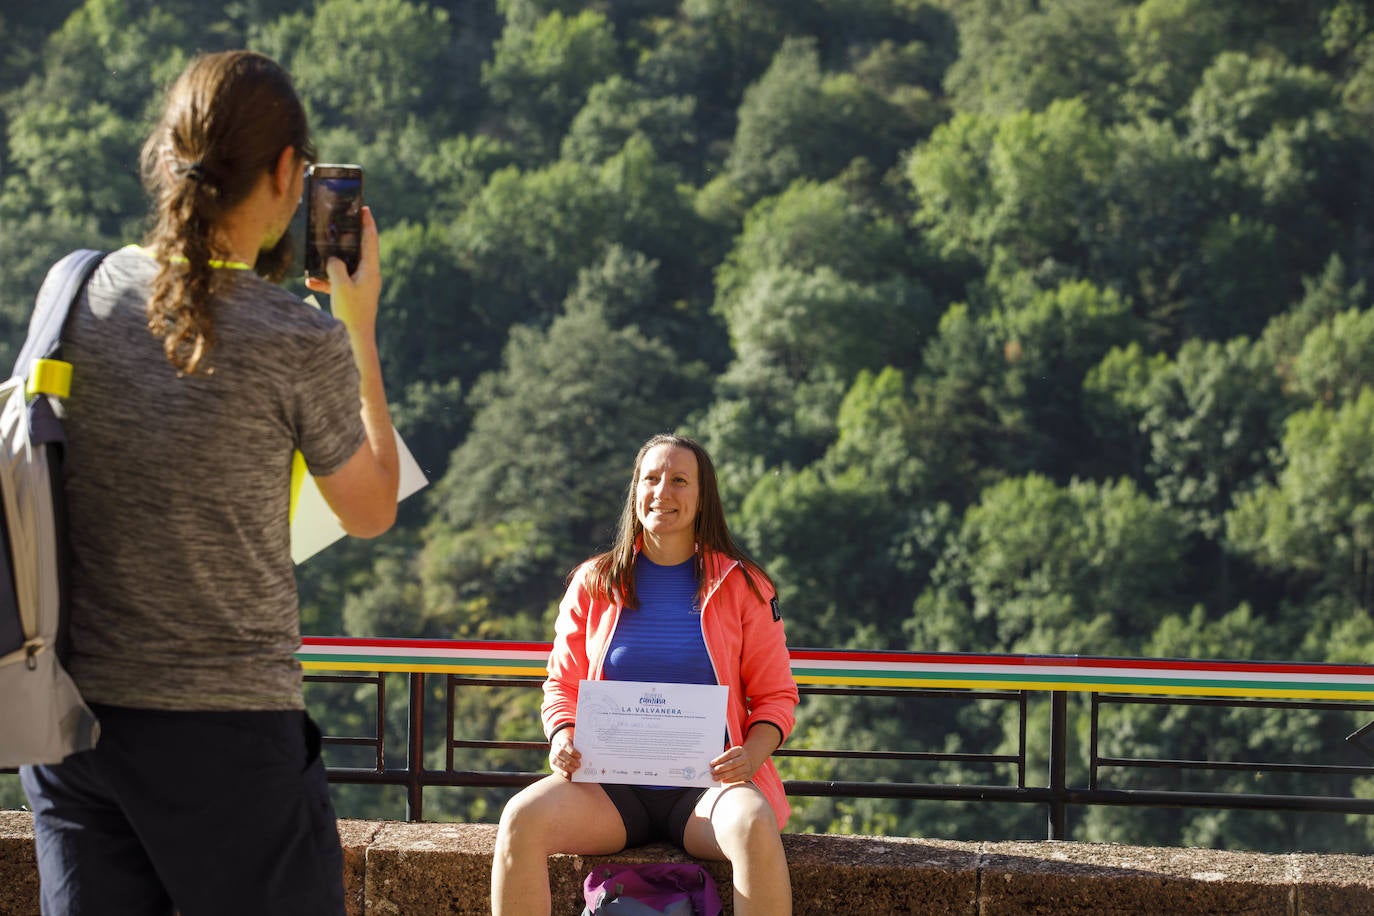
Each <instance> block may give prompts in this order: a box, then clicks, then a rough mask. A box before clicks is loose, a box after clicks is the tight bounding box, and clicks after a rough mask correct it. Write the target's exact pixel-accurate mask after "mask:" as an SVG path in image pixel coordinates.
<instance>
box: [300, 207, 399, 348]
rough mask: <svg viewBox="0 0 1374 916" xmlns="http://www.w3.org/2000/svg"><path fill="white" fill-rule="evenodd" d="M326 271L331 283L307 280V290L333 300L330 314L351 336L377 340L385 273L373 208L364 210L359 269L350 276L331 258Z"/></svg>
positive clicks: (318, 279)
mask: <svg viewBox="0 0 1374 916" xmlns="http://www.w3.org/2000/svg"><path fill="white" fill-rule="evenodd" d="M325 268H326V270H327V272H328V275H329V279H327V280H325V279H320V278H319V277H306V278H305V285H306V287H308V288H309V289H312V290H314V291H315V292H317V293H325V294H326V295H328V296H329V297H330V302H329V310H330V311H331V312H332V313H333V314H334V317H335V318H337V319H339V320H340V321H342V322H343V323H344V324H345V325H346V326H347V327H348V332H349V334H350V335H364V336H366V337H367V338H369V339H373V338H375V335H376V325H377V300H378V298H379V297H380V296H381V293H382V271H381V261H380V249H379V247H378V244H377V223H376V221H375V220H374V219H373V218H372V208H371V207H363V208H362V245H361V247H360V251H359V257H358V269H357V270H355V271H354V272H353V273H352V274H350V273H349V272H348V267H347V266H346V265H345V264H344V262H343V261H342V260H341V259H339V258H337V257H330V258H329V260H328V261H327V262H326V263H325Z"/></svg>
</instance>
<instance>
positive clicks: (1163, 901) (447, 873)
mask: <svg viewBox="0 0 1374 916" xmlns="http://www.w3.org/2000/svg"><path fill="white" fill-rule="evenodd" d="M339 833H340V836H341V838H342V840H343V845H344V868H345V875H344V881H345V885H346V888H347V894H348V905H349V914H350V916H364V914H368V916H370V914H387V916H427V914H439V913H444V914H471V916H481V914H486V913H489V912H490V910H489V903H488V899H487V887H488V874H489V871H490V868H491V849H492V842H493V840H494V838H495V835H496V828H495V827H494V826H493V825H490V824H405V823H397V822H393V821H356V820H345V821H342V822H341V823H340V824H339ZM784 844H785V845H786V847H787V857H788V863H789V865H790V866H791V870H792V891H793V899H794V901H795V904H794V911H795V912H796V913H797V914H798V916H812V914H814V916H820V914H825V916H831V914H840V913H843V914H846V916H890V914H895V913H922V914H926V913H930V914H936V913H954V914H962V916H999V914H1020V913H1044V914H1055V916H1061V914H1090V913H1091V914H1101V913H1113V914H1132V913H1140V914H1159V913H1169V914H1183V916H1187V914H1203V913H1206V914H1229V913H1235V914H1241V913H1244V914H1275V916H1279V914H1283V916H1297V914H1303V916H1309V914H1310V916H1338V914H1339V916H1344V914H1351V916H1357V914H1366V913H1367V914H1371V916H1374V857H1370V856H1351V855H1314V854H1305V853H1293V854H1287V855H1263V854H1260V853H1245V852H1222V851H1217V850H1206V849H1152V848H1140V847H1132V846H1110V845H1092V844H1086V843H1062V842H1060V843H1057V842H1048V841H1046V842H1004V843H961V842H953V841H949V840H923V839H910V838H905V837H881V838H878V837H858V836H814V835H802V834H795V835H794V834H788V835H786V836H785V837H784ZM672 859H678V860H685V857H684V856H682V855H681V853H678V852H677V851H675V850H673V849H671V848H669V847H666V846H649V847H644V848H642V849H636V850H631V851H628V852H627V853H623V854H621V855H618V856H610V857H583V856H555V857H553V858H552V859H550V861H549V873H550V881H551V885H552V888H553V895H554V900H555V901H556V903H557V905H556V906H555V911H554V913H555V916H577V914H578V913H579V912H580V911H581V903H580V896H581V893H580V890H581V881H582V877H583V876H584V875H585V874H586V873H587V871H588V870H589V869H590V868H591V867H592V866H594V865H596V864H597V863H599V862H604V861H617V862H633V861H661V860H672ZM705 864H706V865H707V867H708V868H709V869H710V871H711V873H712V875H713V876H714V877H715V879H716V882H717V883H718V884H719V885H720V887H721V889H722V892H723V894H724V896H725V900H724V903H725V913H726V916H731V914H732V907H731V905H730V899H729V887H730V869H729V867H728V866H727V865H724V864H722V863H705ZM37 899H38V876H37V871H36V866H35V863H34V855H33V835H32V823H31V821H30V819H29V815H28V814H27V813H25V812H22V811H0V914H4V916H11V914H13V916H27V914H36V913H37V912H38V903H37Z"/></svg>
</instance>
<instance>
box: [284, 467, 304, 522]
mask: <svg viewBox="0 0 1374 916" xmlns="http://www.w3.org/2000/svg"><path fill="white" fill-rule="evenodd" d="M305 475H306V470H305V456H304V455H302V454H301V453H300V452H296V453H295V454H293V455H292V456H291V508H290V509H288V510H287V515H286V517H287V519H288V520H289V521H294V520H295V518H296V502H297V501H298V500H299V499H300V497H301V484H303V483H305Z"/></svg>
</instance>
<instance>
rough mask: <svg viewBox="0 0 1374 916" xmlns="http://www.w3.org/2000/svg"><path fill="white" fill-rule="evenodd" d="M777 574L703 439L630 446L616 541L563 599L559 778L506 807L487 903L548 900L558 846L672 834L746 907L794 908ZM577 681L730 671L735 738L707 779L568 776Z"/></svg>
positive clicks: (574, 756)
mask: <svg viewBox="0 0 1374 916" xmlns="http://www.w3.org/2000/svg"><path fill="white" fill-rule="evenodd" d="M774 594H775V592H774V588H773V583H772V581H771V580H770V579H769V578H768V576H767V574H765V573H764V571H763V570H762V569H760V568H759V567H758V566H756V565H755V564H754V563H752V562H751V561H750V560H749V559H748V558H747V557H746V556H745V555H744V552H743V551H741V550H740V549H739V548H738V547H736V546H735V544H734V541H733V540H732V539H731V537H730V532H729V530H728V529H727V528H726V525H725V510H724V509H723V507H722V506H721V501H720V492H719V490H718V489H717V486H716V474H715V468H714V467H713V466H712V464H711V459H710V456H708V455H707V454H706V451H705V449H703V448H702V447H701V446H700V445H699V444H697V443H696V442H694V441H692V440H691V439H688V438H685V437H681V436H667V435H662V436H655V437H653V438H652V439H650V440H649V441H648V442H646V443H645V444H644V446H643V447H642V448H641V449H640V450H639V455H638V456H637V457H636V459H635V467H634V476H633V477H632V478H631V481H630V487H629V492H628V493H627V495H626V499H625V508H624V511H623V513H622V514H621V518H620V528H619V532H618V535H617V537H616V542H615V545H614V546H613V547H612V548H611V549H610V550H609V551H607V552H606V553H603V554H601V555H600V556H596V557H593V558H592V559H590V560H588V561H587V562H585V563H583V564H582V565H581V566H579V567H578V568H577V569H576V570H574V571H573V574H572V576H571V577H570V584H569V586H568V591H567V594H566V595H565V596H564V598H563V601H562V604H561V605H560V606H559V612H558V623H557V626H556V636H555V640H554V645H553V651H552V652H551V653H550V655H549V662H548V672H549V676H548V680H546V681H545V682H544V705H543V713H542V715H543V721H544V731H545V734H547V735H548V737H549V744H550V750H549V765H550V768H551V769H552V770H553V773H552V775H550V776H546V777H544V778H543V779H541V780H540V781H538V782H536V783H534V784H533V785H531V786H528V787H526V788H525V789H524V790H522V791H521V792H520V793H519V794H518V795H516V796H515V797H514V798H512V799H511V800H510V803H509V804H507V805H506V808H505V810H504V811H503V812H502V814H501V826H500V829H499V831H498V832H497V836H496V851H495V855H494V857H493V859H492V872H491V897H492V913H493V914H496V916H513V914H521V916H523V914H537V916H546V914H548V913H549V912H550V911H551V902H550V898H549V872H548V856H549V855H550V854H553V853H570V854H577V855H608V854H611V853H615V852H619V851H620V850H622V849H624V848H626V847H627V846H639V845H642V844H644V843H648V842H650V841H653V840H667V841H668V842H671V843H674V844H676V845H677V846H679V847H681V848H682V849H684V850H686V851H687V853H688V854H689V855H692V856H695V857H697V858H700V859H715V860H727V861H729V862H730V864H731V866H732V867H733V871H734V911H735V913H736V914H738V916H750V914H763V913H766V914H770V916H778V914H781V916H786V914H790V913H791V912H792V889H791V880H790V878H789V876H788V871H787V860H786V858H785V857H784V854H783V848H782V838H781V836H780V832H781V830H782V828H783V826H784V825H785V824H786V823H787V817H788V815H789V814H790V812H791V808H790V807H789V805H788V803H787V798H786V796H785V795H784V793H783V787H782V780H781V779H780V778H779V777H778V772H777V770H776V769H775V768H774V766H773V762H772V760H771V759H770V758H771V756H772V754H773V752H774V751H775V750H776V749H777V748H778V746H779V745H781V744H782V742H783V740H784V739H785V738H786V737H787V735H788V733H789V732H790V731H791V730H792V725H793V722H794V718H793V717H794V711H795V708H796V705H797V700H798V695H797V685H796V682H795V681H794V680H793V679H792V668H791V661H790V657H789V655H788V652H787V641H786V639H785V637H784V635H783V625H782V618H781V616H780V614H779V613H778V609H777V599H776V598H775V597H774ZM581 680H627V681H658V682H673V683H685V684H723V685H725V686H726V687H728V688H729V700H728V702H727V705H726V720H727V726H728V731H729V741H728V744H729V746H728V747H727V748H726V749H725V751H724V752H723V753H721V754H720V755H719V756H718V757H716V758H715V759H714V760H712V761H711V775H712V777H713V778H714V779H715V780H716V781H717V782H718V783H720V785H719V786H716V787H714V788H710V789H702V788H651V787H646V786H630V785H607V784H600V783H591V782H572V781H571V780H572V775H573V773H574V772H576V771H577V769H578V767H579V766H580V765H581V755H580V754H579V753H578V751H577V746H576V736H575V734H574V732H575V728H574V721H575V716H576V711H577V689H578V682H579V681H581Z"/></svg>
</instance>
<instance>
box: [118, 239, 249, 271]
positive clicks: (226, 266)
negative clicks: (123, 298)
mask: <svg viewBox="0 0 1374 916" xmlns="http://www.w3.org/2000/svg"><path fill="white" fill-rule="evenodd" d="M126 247H128V248H135V249H137V250H138V251H139V253H140V254H143V255H145V256H146V257H149V258H153V259H154V260H156V258H154V257H153V253H152V252H151V251H149V250H148V249H147V248H144V247H143V246H142V245H128V246H126ZM172 263H173V264H185V263H186V259H185V258H184V257H182V256H181V255H176V256H174V257H173V258H172ZM209 264H210V266H211V267H217V268H219V269H221V270H252V269H253V265H252V264H245V263H243V262H242V261H225V260H223V259H221V258H211V259H210V261H209Z"/></svg>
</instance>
